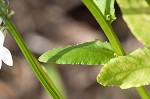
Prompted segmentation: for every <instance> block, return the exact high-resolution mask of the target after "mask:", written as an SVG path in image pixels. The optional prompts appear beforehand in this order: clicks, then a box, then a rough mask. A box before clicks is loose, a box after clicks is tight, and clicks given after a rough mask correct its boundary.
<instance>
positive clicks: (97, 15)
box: [82, 0, 150, 99]
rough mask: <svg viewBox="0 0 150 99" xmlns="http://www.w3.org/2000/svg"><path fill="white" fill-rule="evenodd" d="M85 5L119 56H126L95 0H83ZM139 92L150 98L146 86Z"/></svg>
mask: <svg viewBox="0 0 150 99" xmlns="http://www.w3.org/2000/svg"><path fill="white" fill-rule="evenodd" d="M82 2H83V3H84V4H85V6H86V7H87V8H88V9H89V10H90V12H91V13H92V15H93V16H94V17H95V19H96V20H97V22H98V23H99V25H100V26H101V28H102V29H103V31H104V33H105V35H106V36H107V38H108V40H109V41H110V43H111V45H112V47H113V48H114V50H115V52H116V54H117V55H118V56H124V55H126V54H125V51H124V49H123V48H122V46H121V43H120V41H119V39H118V38H117V36H116V34H115V32H114V31H113V29H112V27H111V25H110V24H109V23H108V22H107V20H106V19H105V17H104V16H103V14H102V13H101V11H100V10H99V9H98V7H97V6H96V4H94V2H93V0H82ZM137 91H138V93H139V94H140V96H141V97H142V99H150V96H149V94H148V92H147V90H146V88H145V87H144V86H142V87H138V88H137Z"/></svg>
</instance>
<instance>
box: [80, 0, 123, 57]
mask: <svg viewBox="0 0 150 99" xmlns="http://www.w3.org/2000/svg"><path fill="white" fill-rule="evenodd" d="M82 2H83V3H84V4H85V5H86V7H87V8H88V9H89V10H90V12H91V13H92V14H93V16H94V17H95V19H96V20H97V22H98V23H99V25H100V26H101V28H102V29H103V31H104V33H105V35H106V36H107V38H108V39H109V41H110V43H111V45H112V46H113V48H114V50H115V51H116V54H117V55H119V56H120V55H125V52H124V50H123V48H122V46H121V44H120V41H119V40H118V38H117V36H116V34H115V33H114V31H113V29H112V27H111V26H110V25H109V23H108V22H107V20H106V19H105V17H104V16H103V15H102V13H101V11H100V10H99V9H98V7H97V6H96V5H95V4H94V2H93V0H82Z"/></svg>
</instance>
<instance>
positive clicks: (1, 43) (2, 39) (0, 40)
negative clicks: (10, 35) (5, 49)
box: [0, 30, 5, 47]
mask: <svg viewBox="0 0 150 99" xmlns="http://www.w3.org/2000/svg"><path fill="white" fill-rule="evenodd" d="M4 39H5V36H4V34H3V33H2V31H1V30H0V47H2V46H3V44H4Z"/></svg>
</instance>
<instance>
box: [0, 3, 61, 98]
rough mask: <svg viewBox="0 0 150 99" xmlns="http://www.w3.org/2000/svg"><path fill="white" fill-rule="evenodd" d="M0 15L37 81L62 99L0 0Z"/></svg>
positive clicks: (54, 96)
mask: <svg viewBox="0 0 150 99" xmlns="http://www.w3.org/2000/svg"><path fill="white" fill-rule="evenodd" d="M0 16H1V18H2V19H3V21H4V22H5V24H6V26H7V27H8V28H9V30H10V31H11V33H12V35H13V37H14V39H15V41H16V42H17V44H18V46H19V47H20V49H21V51H22V53H23V54H24V56H25V58H26V60H27V61H28V63H29V64H30V66H31V68H32V69H33V71H34V73H35V74H36V76H37V78H38V79H39V81H40V82H41V83H42V85H43V86H44V87H45V89H47V91H48V92H49V93H50V94H51V95H52V97H53V98H54V99H62V96H61V94H60V93H59V91H58V90H57V88H56V87H55V85H54V84H53V82H52V81H51V79H50V78H49V77H48V75H47V73H46V72H45V71H44V69H43V67H42V65H41V64H40V63H39V62H38V60H37V59H36V58H35V57H34V55H33V54H32V53H31V51H30V50H29V49H28V48H27V46H26V44H25V43H24V41H23V39H22V38H21V36H20V35H19V33H18V31H17V30H16V28H15V26H14V24H13V23H12V21H11V20H10V18H9V15H8V13H7V12H6V10H5V8H4V4H3V1H2V0H0Z"/></svg>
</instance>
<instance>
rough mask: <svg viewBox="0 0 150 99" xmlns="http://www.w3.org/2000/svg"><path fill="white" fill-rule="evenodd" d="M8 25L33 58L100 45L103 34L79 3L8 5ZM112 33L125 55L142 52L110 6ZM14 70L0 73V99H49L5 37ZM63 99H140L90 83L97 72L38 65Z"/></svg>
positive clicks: (38, 0)
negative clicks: (74, 47)
mask: <svg viewBox="0 0 150 99" xmlns="http://www.w3.org/2000/svg"><path fill="white" fill-rule="evenodd" d="M10 9H11V10H13V11H14V12H15V14H14V15H13V16H12V20H13V22H14V24H15V25H16V27H17V28H18V31H19V32H20V34H21V36H22V37H23V39H24V40H25V42H26V44H27V45H28V47H29V48H30V50H31V51H32V52H33V53H34V54H35V55H36V57H37V58H38V57H39V56H40V55H41V54H42V53H44V52H45V51H47V50H49V49H53V48H56V47H64V46H67V45H73V44H80V43H84V42H87V41H93V40H95V39H100V40H102V41H106V40H107V38H106V37H105V35H104V33H103V31H102V30H101V28H100V27H99V25H98V24H97V22H96V21H95V19H94V17H93V16H92V15H91V14H90V12H89V11H88V10H87V8H86V7H85V6H84V5H83V4H82V2H81V1H80V0H11V1H10ZM115 9H116V16H117V20H116V21H114V22H113V24H112V25H113V28H114V30H115V32H116V33H117V35H118V37H119V39H120V41H121V43H122V45H123V47H124V49H125V51H126V52H127V53H129V52H131V51H133V50H135V49H137V48H139V47H143V45H142V44H140V43H139V42H138V41H137V40H136V39H135V37H134V36H133V35H132V34H131V33H130V30H129V29H128V27H127V25H126V23H125V22H124V21H123V19H122V17H121V12H120V10H119V7H118V5H117V4H115ZM5 46H6V47H7V48H8V49H9V50H10V51H11V53H12V56H13V60H14V66H13V67H8V66H6V65H5V64H3V66H2V69H1V70H0V99H51V98H50V96H49V95H48V93H47V92H46V91H45V90H44V88H43V87H42V85H41V84H40V82H39V81H38V80H37V78H36V77H35V75H34V74H33V72H32V70H31V68H30V67H29V65H28V63H27V61H26V60H25V58H24V56H23V55H22V53H21V51H20V49H19V47H18V46H17V44H16V42H15V41H14V39H13V38H12V36H11V34H10V35H8V36H7V38H6V40H5ZM44 65H45V66H46V69H47V71H48V74H49V75H50V77H51V78H52V79H53V80H54V82H55V84H56V85H59V86H58V88H59V89H60V90H61V92H62V93H63V95H64V96H65V98H66V99H140V97H139V95H138V93H137V92H136V90H135V89H134V88H131V89H128V90H121V89H120V88H118V87H103V86H101V85H99V84H98V83H97V81H96V76H97V75H98V73H99V71H100V69H101V66H83V65H82V66H81V65H56V64H44Z"/></svg>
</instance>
